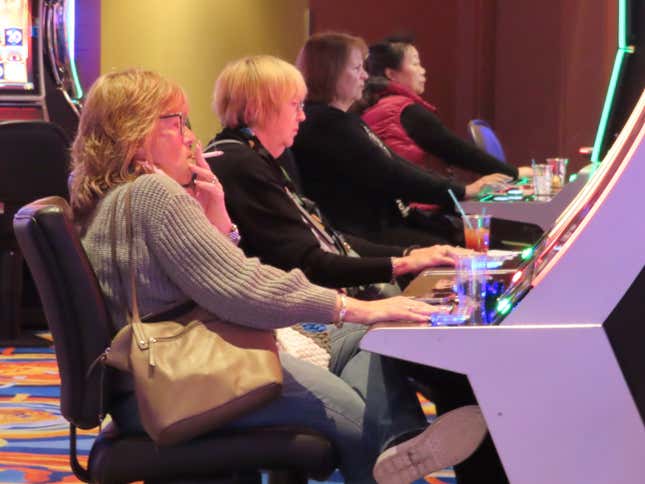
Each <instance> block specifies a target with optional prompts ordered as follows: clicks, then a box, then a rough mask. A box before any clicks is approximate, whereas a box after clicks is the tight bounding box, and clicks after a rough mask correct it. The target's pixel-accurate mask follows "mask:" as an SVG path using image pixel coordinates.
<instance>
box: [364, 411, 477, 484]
mask: <svg viewBox="0 0 645 484" xmlns="http://www.w3.org/2000/svg"><path fill="white" fill-rule="evenodd" d="M486 433H487V428H486V422H485V420H484V417H483V416H482V413H481V410H480V409H479V407H478V406H477V405H467V406H465V407H459V408H456V409H455V410H451V411H450V412H447V413H445V414H443V415H441V416H439V417H438V418H437V419H436V420H435V421H434V422H433V423H432V424H431V425H430V426H429V427H428V428H427V429H426V430H424V431H423V432H422V433H421V434H419V435H417V436H416V437H414V438H412V439H410V440H407V441H405V442H402V443H400V444H398V445H395V446H394V447H391V448H389V449H387V450H386V451H385V452H383V453H382V454H381V455H380V456H379V458H378V459H377V461H376V464H374V469H373V475H374V479H376V482H378V484H410V483H411V482H413V481H416V480H417V479H420V478H422V477H424V476H426V475H428V474H431V473H432V472H435V471H438V470H440V469H443V468H445V467H450V466H454V465H455V464H459V463H460V462H462V461H463V460H465V459H467V458H468V457H469V456H470V455H471V454H472V453H473V452H475V450H477V448H478V447H479V445H480V444H481V443H482V441H483V440H484V437H485V436H486Z"/></svg>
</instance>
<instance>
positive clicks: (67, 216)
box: [13, 197, 113, 429]
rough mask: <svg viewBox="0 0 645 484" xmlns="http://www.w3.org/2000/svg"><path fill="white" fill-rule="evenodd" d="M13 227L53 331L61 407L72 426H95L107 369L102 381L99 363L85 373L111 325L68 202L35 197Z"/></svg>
mask: <svg viewBox="0 0 645 484" xmlns="http://www.w3.org/2000/svg"><path fill="white" fill-rule="evenodd" d="M13 227H14V231H15V235H16V239H17V240H18V244H19V246H20V249H21V250H22V252H23V255H24V258H25V260H26V261H27V265H28V266H29V269H30V270H31V273H32V275H33V278H34V282H35V283H36V287H37V289H38V293H39V295H40V299H41V301H42V304H43V309H44V311H45V316H46V318H47V324H48V325H49V329H50V331H51V332H52V335H53V337H54V348H55V351H56V360H57V361H58V367H59V371H60V377H61V397H60V399H61V412H62V414H63V416H64V417H65V418H66V419H67V420H68V421H70V422H71V423H72V424H74V425H76V426H77V427H80V428H85V429H87V428H92V427H96V426H97V425H98V423H99V418H98V415H99V412H100V411H101V410H102V409H105V408H107V406H106V405H105V404H106V403H107V402H108V401H109V398H110V395H108V394H107V392H103V391H102V389H108V388H110V386H111V385H110V384H109V381H108V379H109V378H110V376H111V374H112V373H111V371H109V369H107V368H106V369H105V373H104V375H103V378H104V381H103V382H102V381H101V379H102V378H101V372H102V369H101V368H100V366H101V365H97V366H98V368H96V370H95V371H93V372H92V373H91V374H90V376H89V377H87V375H86V374H87V372H88V369H89V367H90V365H91V364H92V362H93V361H94V360H95V359H96V358H97V357H98V356H99V355H100V354H101V353H102V352H103V351H104V350H105V348H106V347H107V346H108V345H109V343H110V340H111V335H112V334H113V331H112V326H111V322H110V316H109V313H108V311H107V307H106V304H105V300H104V298H103V294H102V292H101V289H100V287H99V285H98V281H97V279H96V275H95V274H94V270H93V269H92V266H91V265H90V262H89V260H88V258H87V255H86V253H85V250H84V249H83V246H82V245H81V242H80V239H79V236H78V234H77V231H76V228H75V227H74V224H73V222H72V216H71V208H70V206H69V205H68V203H67V202H66V201H65V200H64V199H63V198H61V197H47V198H43V199H40V200H36V201H34V202H32V203H30V204H28V205H26V206H24V207H22V208H21V209H20V210H19V211H18V212H17V213H16V215H15V216H14V221H13ZM102 383H104V384H103V385H102ZM101 396H103V402H102V401H101ZM102 403H103V404H102Z"/></svg>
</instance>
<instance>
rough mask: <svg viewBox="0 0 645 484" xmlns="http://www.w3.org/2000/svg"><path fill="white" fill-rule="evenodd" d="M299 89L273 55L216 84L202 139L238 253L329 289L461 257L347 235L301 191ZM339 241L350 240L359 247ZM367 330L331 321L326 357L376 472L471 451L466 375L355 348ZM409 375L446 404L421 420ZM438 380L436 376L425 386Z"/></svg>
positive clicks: (409, 470)
mask: <svg viewBox="0 0 645 484" xmlns="http://www.w3.org/2000/svg"><path fill="white" fill-rule="evenodd" d="M305 95H306V87H305V84H304V80H303V78H302V75H301V74H300V72H299V71H298V70H297V69H296V68H295V67H294V66H292V65H291V64H289V63H287V62H285V61H283V60H280V59H277V58H275V57H271V56H252V57H246V58H243V59H240V60H237V61H234V62H232V63H230V64H229V65H227V66H226V67H225V68H224V70H223V71H222V72H221V74H220V75H219V77H218V78H217V81H216V83H215V91H214V96H213V98H214V101H213V107H214V109H215V112H216V113H217V115H218V117H219V118H220V120H221V122H222V124H223V126H224V129H223V130H222V132H221V133H219V134H218V135H217V136H216V137H215V139H214V140H213V141H212V142H211V143H209V147H210V148H212V149H216V150H221V151H223V152H224V153H223V154H222V155H221V156H218V157H216V158H213V159H212V161H211V166H212V168H213V171H214V172H215V173H216V174H217V176H218V178H219V179H220V180H221V182H222V184H223V186H224V188H225V191H226V194H227V195H226V205H227V208H228V210H229V213H231V215H232V217H233V219H234V220H235V222H236V223H237V224H238V226H239V228H240V233H241V235H242V248H243V249H244V250H245V252H246V253H247V255H249V256H257V257H260V260H262V261H263V262H266V263H270V264H273V265H276V266H277V267H280V268H281V269H284V270H289V269H293V268H299V269H302V270H303V271H305V273H306V274H307V275H308V276H309V277H311V278H312V279H313V280H315V281H316V282H318V283H320V284H323V285H326V286H329V287H334V288H341V287H344V286H348V285H349V286H356V285H359V284H369V283H375V282H380V281H389V280H390V279H392V277H393V272H395V271H397V270H401V271H403V270H404V269H405V270H408V271H410V272H414V271H415V270H416V271H418V270H422V269H423V268H427V267H432V266H436V265H450V264H452V263H453V258H454V257H455V256H456V255H457V254H458V253H459V251H458V250H457V249H455V248H452V247H447V246H437V247H428V248H423V249H416V250H411V251H410V253H409V254H408V255H403V254H402V252H403V248H401V247H392V246H382V245H378V244H373V243H370V242H368V241H365V240H360V239H358V238H356V237H349V238H348V239H347V240H345V239H344V238H343V237H342V235H341V234H339V233H337V232H336V231H334V229H333V228H332V227H330V226H329V225H328V224H326V222H325V221H324V219H323V218H321V217H320V216H319V214H318V213H316V210H315V206H314V205H313V204H311V203H309V202H308V201H306V200H305V199H303V198H302V197H301V196H300V195H299V192H298V187H297V183H296V182H294V180H293V179H292V175H293V173H291V174H290V173H289V171H290V167H289V165H288V155H289V150H288V148H289V146H291V144H292V143H293V138H294V136H295V135H296V133H297V131H298V126H299V124H300V122H301V121H302V120H303V119H304V113H303V110H302V101H303V100H304V98H305ZM207 149H208V148H207ZM347 242H349V244H351V245H352V246H354V244H356V245H355V248H356V250H357V251H358V252H357V253H356V252H354V251H353V249H352V248H351V247H350V246H349V245H348V244H347ZM364 251H366V252H364ZM359 254H360V256H359ZM351 289H356V288H351ZM352 293H354V292H352ZM356 293H357V294H359V297H361V296H363V295H364V293H362V292H360V291H357V292H356ZM382 301H383V302H386V301H387V299H384V300H382ZM364 331H365V326H364V325H358V324H346V325H344V327H343V328H331V330H330V331H329V334H328V337H329V339H330V342H331V348H329V349H330V354H329V363H326V361H325V363H324V365H325V366H326V367H328V368H329V369H330V370H331V372H332V373H334V374H336V375H338V376H339V377H340V378H341V379H342V380H344V381H345V382H346V383H347V384H348V385H349V386H350V387H351V388H353V389H354V390H355V391H356V392H357V394H358V395H360V397H361V398H362V399H364V400H365V413H364V419H363V426H364V431H365V433H366V434H369V435H372V436H373V438H374V445H375V446H377V448H378V449H379V451H380V452H381V453H380V455H379V457H378V459H377V461H376V464H375V465H374V477H375V479H376V480H377V481H378V482H379V483H382V484H383V483H386V484H389V483H392V484H395V483H401V484H406V483H409V482H412V481H413V480H415V479H417V478H420V477H423V476H424V475H426V474H429V473H430V472H433V471H435V470H438V469H441V468H443V467H446V466H449V465H453V464H455V463H458V462H460V461H462V460H463V459H465V458H466V457H468V456H469V455H470V454H471V453H472V452H473V451H474V450H475V449H476V448H477V447H478V446H479V444H480V442H481V441H482V439H483V437H484V435H485V434H486V427H485V424H484V422H483V419H482V417H481V413H480V411H479V408H478V407H477V406H475V405H467V404H468V403H472V402H474V397H472V393H471V392H470V389H469V386H468V383H467V380H466V378H465V377H463V376H462V375H456V374H454V373H450V372H446V371H443V370H438V369H429V368H426V367H420V366H418V365H414V364H411V363H407V362H403V361H400V360H396V359H393V358H388V357H385V356H381V355H377V354H373V353H369V352H366V351H361V350H360V348H359V346H358V344H359V342H360V339H361V337H362V336H363V334H364ZM308 334H310V335H311V333H308ZM314 339H315V340H316V341H319V339H318V338H314ZM322 346H325V345H322ZM305 347H306V346H305V344H304V342H302V343H301V344H300V345H295V343H294V344H292V345H291V346H290V350H291V351H292V352H293V353H294V354H296V355H298V356H299V357H301V358H306V359H310V358H309V357H310V352H309V351H304V348H305ZM325 349H327V348H325ZM310 361H312V360H311V359H310ZM409 378H415V379H416V380H420V381H422V382H424V383H426V384H428V385H430V386H432V390H433V395H435V396H436V398H437V399H438V400H441V401H442V402H449V403H448V404H449V405H451V406H452V408H453V409H454V410H452V411H451V412H446V413H445V414H443V415H441V416H440V417H439V419H438V421H436V422H435V423H434V424H433V425H430V426H428V424H427V421H426V418H425V416H424V414H423V412H422V411H421V407H420V405H419V401H418V399H417V398H416V387H415V386H414V385H412V384H411V383H410V381H409ZM437 381H438V382H440V384H439V385H437V386H434V385H433V383H434V382H437ZM469 398H470V400H469ZM456 402H457V403H456ZM460 405H461V407H460ZM457 407H459V408H457ZM410 456H412V457H410Z"/></svg>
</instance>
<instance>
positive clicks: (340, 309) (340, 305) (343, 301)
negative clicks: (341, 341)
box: [334, 292, 347, 328]
mask: <svg viewBox="0 0 645 484" xmlns="http://www.w3.org/2000/svg"><path fill="white" fill-rule="evenodd" d="M336 308H337V312H336V320H335V321H334V324H335V325H336V327H337V328H342V327H343V323H344V322H345V321H346V320H347V319H346V318H347V296H346V295H345V294H344V293H342V292H339V293H338V299H337V302H336Z"/></svg>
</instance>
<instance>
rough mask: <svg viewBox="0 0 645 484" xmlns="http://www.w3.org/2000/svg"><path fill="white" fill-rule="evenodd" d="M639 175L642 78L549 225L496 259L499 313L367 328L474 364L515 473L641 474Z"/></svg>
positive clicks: (643, 171)
mask: <svg viewBox="0 0 645 484" xmlns="http://www.w3.org/2000/svg"><path fill="white" fill-rule="evenodd" d="M643 180H645V91H642V94H641V97H640V100H639V101H638V103H637V104H636V106H635V107H634V109H633V112H632V114H631V116H630V117H629V119H628V120H627V122H626V123H625V125H624V127H623V129H622V131H621V133H620V135H619V136H618V137H617V139H616V140H615V142H614V143H613V146H612V147H611V149H610V150H609V151H608V153H607V155H606V156H605V158H604V160H603V162H602V163H601V164H600V165H599V166H598V168H597V169H596V170H595V171H594V172H593V173H592V174H591V175H590V177H589V180H588V182H587V183H586V184H585V185H584V186H583V187H582V189H581V190H580V191H579V192H578V194H577V195H576V196H575V197H574V198H573V200H572V201H571V203H570V204H569V205H568V206H567V207H566V209H565V210H564V211H563V213H562V214H561V215H560V216H559V217H558V218H557V220H556V221H555V222H554V224H553V225H552V227H551V228H550V230H549V231H548V232H547V233H546V234H545V235H544V236H543V238H542V239H541V240H540V241H539V242H538V243H537V244H536V245H535V246H534V247H532V248H530V249H528V250H525V251H523V252H522V253H521V255H519V256H518V257H517V258H516V259H515V260H514V261H513V264H511V265H510V266H507V269H508V270H506V271H497V272H500V273H508V272H509V270H510V272H511V273H512V276H511V277H506V275H504V276H503V277H505V279H504V281H505V284H506V285H505V289H504V290H503V291H502V293H501V294H500V295H499V296H497V297H496V299H495V303H496V304H495V306H494V310H493V314H492V318H491V320H490V321H491V324H488V325H458V326H457V325H455V326H445V325H434V326H432V325H430V324H426V325H419V324H415V325H408V326H405V327H403V326H395V325H387V324H384V325H378V326H376V327H373V328H372V329H370V331H369V332H368V333H367V334H366V335H365V337H364V338H363V340H362V342H361V347H362V348H363V349H366V350H369V351H373V352H377V353H381V354H385V355H389V356H393V357H397V358H401V359H405V360H409V361H414V362H418V363H421V364H425V365H429V366H435V367H440V368H445V369H448V370H451V371H455V372H459V373H463V374H465V375H467V376H468V378H469V381H470V383H471V385H472V387H473V390H474V392H475V395H476V397H477V400H478V402H479V405H480V407H481V409H482V412H483V414H484V417H485V419H486V422H487V424H488V428H489V430H490V433H491V436H492V438H493V440H494V442H495V445H496V447H497V450H498V452H499V455H500V457H501V460H502V463H503V464H504V468H505V470H506V473H507V475H508V477H509V479H510V481H511V482H513V483H521V484H538V483H541V482H543V481H544V478H545V474H546V475H548V480H549V481H551V482H557V483H574V482H575V483H583V482H620V483H637V482H643V476H645V459H643V457H644V456H645V378H643V375H645V358H643V350H642V347H643V341H645V322H644V321H643V315H644V314H645V298H644V297H643V295H644V294H645V251H643V247H645V223H643V218H642V208H641V207H642V206H641V205H640V193H641V191H642V181H643ZM426 276H427V277H430V275H429V273H428V274H426ZM421 277H424V276H421ZM417 279H419V278H417ZM416 282H417V283H418V280H417V281H416Z"/></svg>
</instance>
